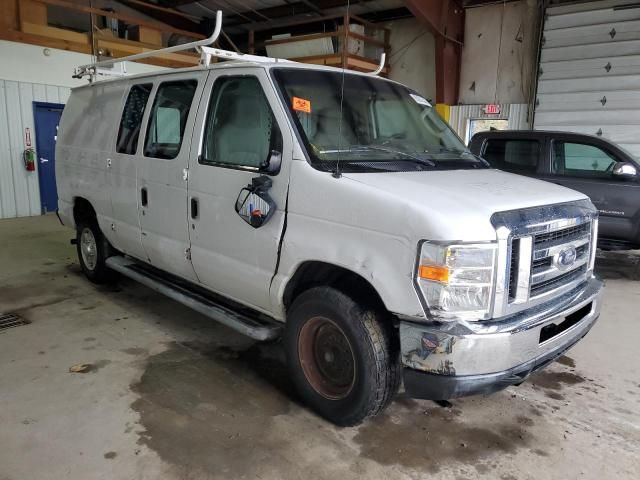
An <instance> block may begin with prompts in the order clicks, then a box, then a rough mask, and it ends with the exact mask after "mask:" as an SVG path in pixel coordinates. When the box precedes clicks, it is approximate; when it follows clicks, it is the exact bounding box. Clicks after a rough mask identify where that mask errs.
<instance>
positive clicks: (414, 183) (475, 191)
mask: <svg viewBox="0 0 640 480" xmlns="http://www.w3.org/2000/svg"><path fill="white" fill-rule="evenodd" d="M343 175H344V177H346V178H349V179H350V180H353V181H356V182H359V183H362V184H364V185H366V186H368V187H370V188H374V189H376V190H378V191H380V193H384V194H387V195H390V196H393V197H396V198H398V199H401V200H402V201H403V202H405V203H407V204H408V205H407V208H410V209H411V210H413V212H412V214H413V215H414V218H415V215H422V216H423V219H424V223H430V224H431V225H430V228H429V230H430V233H431V238H432V239H434V240H435V239H436V238H433V232H434V227H435V231H437V232H439V233H440V234H439V235H437V236H438V237H440V239H446V240H472V241H476V240H494V239H495V230H494V229H493V227H492V225H491V222H490V219H491V216H492V215H493V214H494V213H496V212H504V211H508V210H517V209H522V208H529V207H536V206H542V205H550V204H556V203H567V202H573V201H578V200H583V199H585V198H587V197H586V196H585V195H583V194H582V193H580V192H576V191H575V190H571V189H568V188H565V187H561V186H559V185H556V184H553V183H549V182H544V181H541V180H536V179H532V178H528V177H524V176H522V175H515V174H512V173H507V172H502V171H500V170H494V169H482V170H445V171H442V170H440V171H424V172H389V173H384V174H380V173H344V174H343Z"/></svg>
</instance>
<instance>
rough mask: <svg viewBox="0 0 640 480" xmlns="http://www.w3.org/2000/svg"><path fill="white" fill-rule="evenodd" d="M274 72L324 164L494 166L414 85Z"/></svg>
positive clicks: (362, 167) (313, 153) (356, 167)
mask: <svg viewBox="0 0 640 480" xmlns="http://www.w3.org/2000/svg"><path fill="white" fill-rule="evenodd" d="M273 71H274V76H275V79H276V82H277V83H278V86H279V87H280V90H281V92H282V94H283V96H284V99H285V101H286V103H287V107H288V108H289V110H290V111H291V113H292V116H293V119H294V122H295V123H296V127H297V129H298V131H299V133H300V136H301V138H302V140H303V142H304V144H305V146H306V148H307V152H308V154H309V158H310V159H311V163H312V164H313V166H315V167H316V168H319V169H322V170H328V171H333V170H335V169H336V164H337V162H340V170H346V171H411V170H443V169H445V170H449V169H459V168H487V164H486V163H485V162H484V161H483V160H481V159H479V158H478V157H476V156H475V155H473V154H472V153H470V152H469V151H468V150H467V149H466V148H465V146H464V144H463V143H462V141H461V140H460V138H459V137H458V136H457V135H456V134H455V133H454V132H453V130H451V128H449V126H448V125H447V124H446V123H445V122H444V121H443V120H442V119H441V118H440V116H439V115H438V114H437V113H436V111H435V109H434V108H433V107H432V106H431V105H430V104H429V102H428V101H427V100H425V99H424V98H422V97H421V96H420V95H418V94H416V93H415V92H413V91H411V90H409V89H408V88H406V87H403V86H401V85H398V84H395V83H393V82H389V81H386V80H382V79H380V78H377V77H374V76H364V75H357V74H349V73H346V74H344V75H343V74H342V73H341V72H328V71H319V70H311V69H300V68H278V69H274V70H273ZM343 77H344V85H343ZM343 92H344V94H343ZM341 107H342V109H341ZM341 110H342V118H341V115H340V111H341Z"/></svg>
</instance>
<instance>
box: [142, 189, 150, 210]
mask: <svg viewBox="0 0 640 480" xmlns="http://www.w3.org/2000/svg"><path fill="white" fill-rule="evenodd" d="M140 203H142V206H143V207H146V206H147V204H148V203H149V197H148V195H147V187H142V189H141V190H140Z"/></svg>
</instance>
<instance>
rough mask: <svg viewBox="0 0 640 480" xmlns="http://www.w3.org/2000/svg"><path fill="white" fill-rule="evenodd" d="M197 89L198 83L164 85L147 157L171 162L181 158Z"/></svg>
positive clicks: (149, 135) (157, 101) (149, 131)
mask: <svg viewBox="0 0 640 480" xmlns="http://www.w3.org/2000/svg"><path fill="white" fill-rule="evenodd" d="M197 86H198V82H197V81H196V80H179V81H175V82H164V83H161V84H160V86H159V87H158V91H157V93H156V98H155V100H154V101H153V109H152V110H151V115H150V116H149V125H148V126H147V136H146V139H145V143H144V155H145V157H154V158H167V159H170V158H176V157H177V156H178V153H180V147H181V145H182V137H183V136H184V127H185V125H186V124H187V119H188V118H189V110H190V109H191V102H192V101H193V95H194V93H195V91H196V88H197Z"/></svg>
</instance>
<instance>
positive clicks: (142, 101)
mask: <svg viewBox="0 0 640 480" xmlns="http://www.w3.org/2000/svg"><path fill="white" fill-rule="evenodd" d="M152 87H153V84H151V83H145V84H142V85H133V86H132V87H131V90H129V96H128V97H127V102H126V103H125V105H124V110H123V111H122V118H121V119H120V129H119V130H118V142H117V143H116V152H118V153H126V154H128V155H135V153H136V150H137V149H138V137H140V124H141V123H142V116H143V115H144V108H145V106H146V105H147V101H148V100H149V94H150V93H151V88H152Z"/></svg>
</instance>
